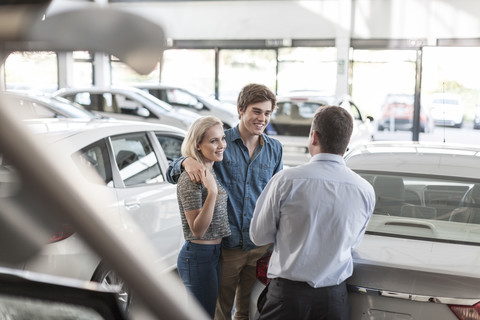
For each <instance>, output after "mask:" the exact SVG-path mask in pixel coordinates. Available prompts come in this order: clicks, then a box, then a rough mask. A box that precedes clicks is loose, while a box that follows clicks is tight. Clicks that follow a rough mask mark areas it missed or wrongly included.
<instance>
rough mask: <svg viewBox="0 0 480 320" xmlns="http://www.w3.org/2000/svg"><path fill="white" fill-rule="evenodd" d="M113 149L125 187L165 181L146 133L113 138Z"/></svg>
mask: <svg viewBox="0 0 480 320" xmlns="http://www.w3.org/2000/svg"><path fill="white" fill-rule="evenodd" d="M112 148H113V152H114V155H115V162H116V164H117V167H118V170H119V171H120V176H121V178H122V180H123V183H124V184H125V186H134V185H141V184H150V183H159V182H164V181H165V179H164V177H163V175H162V172H161V170H160V164H159V162H158V158H157V156H156V154H155V152H154V149H153V146H152V144H151V142H150V140H149V139H148V137H147V135H146V133H135V134H128V135H120V136H115V137H112Z"/></svg>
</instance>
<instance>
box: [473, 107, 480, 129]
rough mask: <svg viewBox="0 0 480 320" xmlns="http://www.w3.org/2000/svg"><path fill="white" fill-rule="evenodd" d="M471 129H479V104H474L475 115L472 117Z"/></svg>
mask: <svg viewBox="0 0 480 320" xmlns="http://www.w3.org/2000/svg"><path fill="white" fill-rule="evenodd" d="M473 129H480V105H476V106H475V116H474V118H473Z"/></svg>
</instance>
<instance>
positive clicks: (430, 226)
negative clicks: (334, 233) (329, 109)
mask: <svg viewBox="0 0 480 320" xmlns="http://www.w3.org/2000/svg"><path fill="white" fill-rule="evenodd" d="M345 160H346V163H347V165H348V166H349V167H350V168H351V169H353V170H354V171H355V172H357V173H358V174H360V175H361V176H363V177H364V178H365V179H367V180H368V181H369V182H370V183H371V184H372V185H373V187H374V189H375V193H376V198H377V199H376V206H375V211H374V214H373V216H372V219H371V221H370V222H369V225H368V227H367V231H366V234H365V237H364V239H363V241H362V243H361V244H360V246H359V247H358V248H356V250H355V251H354V253H353V254H354V263H355V267H354V273H353V276H352V277H351V278H350V279H349V280H348V282H347V283H348V289H349V296H350V301H351V304H352V319H432V320H450V319H451V320H454V319H478V318H479V310H480V291H479V290H478V288H479V286H480V272H479V270H480V171H479V170H478V163H479V160H480V148H478V147H472V146H459V145H456V146H455V145H446V144H431V143H415V142H405V143H404V142H372V143H370V144H367V145H365V146H362V147H359V148H355V149H353V150H351V151H350V152H349V153H348V154H347V155H346V156H345ZM267 263H268V257H265V258H264V260H263V261H259V266H258V271H259V274H258V276H259V278H260V279H263V281H264V282H266V281H267V278H266V272H265V271H266V267H267ZM263 287H264V285H263V284H261V282H260V281H258V282H257V283H256V285H255V287H254V291H253V294H252V296H253V297H252V311H251V312H252V316H253V314H254V313H255V311H256V310H255V306H256V302H257V299H258V296H259V295H260V292H261V291H262V288H263Z"/></svg>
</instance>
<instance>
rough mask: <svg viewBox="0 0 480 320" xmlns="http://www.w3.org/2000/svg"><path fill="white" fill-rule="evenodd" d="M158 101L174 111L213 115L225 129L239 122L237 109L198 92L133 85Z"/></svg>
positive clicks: (175, 87) (158, 85) (157, 86)
mask: <svg viewBox="0 0 480 320" xmlns="http://www.w3.org/2000/svg"><path fill="white" fill-rule="evenodd" d="M134 86H135V87H137V88H140V89H142V90H144V91H146V92H148V93H150V94H151V95H154V96H155V97H157V98H158V99H160V100H163V101H165V102H168V103H169V104H170V105H172V106H173V107H174V108H176V109H185V110H189V111H192V112H195V113H198V114H200V115H203V116H206V115H214V116H216V117H218V118H219V119H220V120H222V122H223V125H224V127H225V129H228V128H232V127H234V126H236V125H237V124H238V122H239V118H238V111H237V107H236V106H235V105H234V104H231V103H226V102H223V103H222V102H220V101H218V100H216V99H214V98H212V97H208V96H206V95H204V94H202V93H200V92H196V91H193V90H189V89H186V88H182V87H177V86H172V85H166V84H135V85H134Z"/></svg>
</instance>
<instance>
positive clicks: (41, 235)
mask: <svg viewBox="0 0 480 320" xmlns="http://www.w3.org/2000/svg"><path fill="white" fill-rule="evenodd" d="M49 4H50V0H38V1H9V2H7V3H2V10H1V11H0V15H1V21H2V25H3V26H4V28H2V32H0V63H3V62H4V61H5V59H6V57H8V55H9V54H10V53H11V52H14V51H45V50H51V51H75V50H86V51H91V52H103V53H105V54H107V55H114V56H116V57H118V58H119V59H121V60H122V61H124V62H125V63H127V64H128V65H129V66H130V67H132V68H133V69H134V70H136V71H137V72H140V73H142V74H147V73H149V72H151V71H152V69H153V68H154V67H155V66H156V65H157V63H158V58H159V57H161V55H162V53H163V51H164V50H165V47H166V37H165V34H164V32H163V29H162V28H161V26H160V25H159V24H156V23H154V22H152V21H150V20H147V19H143V18H141V17H140V16H138V15H135V14H129V13H127V12H124V11H122V10H114V9H112V8H110V7H108V6H88V7H82V8H81V9H78V8H77V7H75V8H73V7H72V8H71V10H65V11H62V12H60V13H57V14H50V13H47V8H48V5H49ZM85 21H88V23H85ZM4 105H7V104H6V103H5V101H3V100H2V99H1V98H0V155H1V156H0V158H1V159H2V163H4V162H3V161H4V160H5V162H6V163H7V165H6V167H5V168H2V170H1V172H0V179H2V180H0V264H20V263H23V262H24V261H29V260H31V259H32V258H33V259H34V258H35V257H36V254H37V253H38V252H40V251H42V248H43V247H44V246H46V247H48V246H50V245H49V244H47V243H48V240H49V239H50V240H51V235H52V234H53V233H54V232H55V231H56V230H59V229H60V227H62V225H64V223H66V224H68V225H70V226H71V227H72V228H73V230H75V233H74V234H73V236H78V237H81V238H82V239H83V240H84V241H85V243H86V244H87V245H88V246H89V248H90V249H91V250H92V252H95V253H96V254H97V255H98V256H100V257H102V259H103V261H105V262H107V265H109V266H111V267H112V270H115V273H117V274H118V275H119V277H121V278H122V279H123V281H125V283H126V284H127V286H128V287H129V288H130V289H131V290H132V292H133V293H134V296H135V297H136V298H135V299H134V303H133V305H132V307H131V308H130V309H129V315H128V316H129V318H131V319H142V320H143V319H169V320H180V319H181V320H184V319H195V320H200V319H202V320H203V319H208V318H207V316H206V313H205V311H204V310H203V309H202V308H201V307H200V306H199V305H198V304H196V303H194V302H193V301H190V300H188V296H187V294H186V292H185V288H184V286H183V285H182V283H181V281H180V280H179V279H178V277H174V276H173V275H171V274H170V273H168V272H162V271H160V269H161V268H162V266H163V264H162V263H160V262H161V260H162V257H161V255H160V253H159V252H157V249H156V248H155V246H154V245H153V244H152V243H151V240H152V239H149V238H148V237H147V235H148V233H146V234H144V232H147V231H142V230H141V229H140V228H139V227H135V226H136V224H135V223H134V222H132V216H131V215H129V214H123V215H122V220H121V221H117V219H114V218H113V219H111V218H112V215H113V216H115V212H109V211H115V210H107V208H109V207H110V206H111V204H112V202H113V201H114V199H115V197H113V196H114V195H113V194H112V192H111V191H110V192H109V190H107V189H106V188H104V187H103V188H102V187H99V188H94V187H93V185H94V183H92V182H91V181H90V179H92V180H95V181H98V185H99V186H101V185H102V184H103V182H101V180H99V178H98V173H95V172H94V169H93V167H92V166H90V165H89V164H88V160H89V159H88V158H87V159H85V160H86V161H85V162H82V161H83V160H81V159H82V158H81V157H80V160H79V161H80V162H81V163H85V164H87V166H80V167H85V170H80V167H79V166H77V165H76V164H75V163H74V162H73V161H72V155H71V154H69V153H67V152H65V151H64V150H63V149H62V148H60V146H59V145H56V144H55V145H54V144H50V143H48V142H47V141H46V138H44V139H42V137H43V135H39V134H36V135H33V134H32V133H31V131H30V130H28V129H27V128H26V127H25V126H24V124H23V123H22V122H21V121H19V119H18V115H17V116H16V115H15V113H14V111H13V110H11V108H8V107H4ZM54 120H55V119H54ZM143 126H144V127H147V126H146V125H145V123H143ZM108 142H110V141H108ZM140 150H141V149H138V150H137V151H140ZM109 156H110V155H109ZM74 158H77V157H76V156H75V157H74ZM77 159H78V158H77ZM103 159H105V157H103ZM93 160H100V159H93ZM145 160H149V161H151V160H152V159H150V158H148V159H145ZM157 161H161V160H157ZM149 164H150V162H143V163H142V166H144V167H145V168H150V167H149ZM12 166H13V167H14V170H12ZM132 166H133V164H132ZM133 167H135V168H133ZM133 167H132V169H131V170H130V169H129V170H126V171H129V172H128V174H127V172H125V173H124V175H120V176H119V178H121V179H122V180H123V179H125V178H127V177H133V176H134V175H132V174H133V173H134V172H136V170H134V169H138V166H136V165H135V166H133ZM155 167H157V166H156V165H154V168H155ZM145 173H149V172H148V171H146V172H145ZM113 174H118V171H116V170H113V171H112V175H113ZM86 177H88V179H86ZM139 178H140V177H139ZM134 180H136V179H134ZM132 182H133V181H132ZM135 205H136V204H135V203H133V208H132V209H135ZM113 209H114V208H113ZM157 214H158V213H157ZM117 216H118V214H117ZM137 219H140V220H141V217H137ZM122 227H123V228H122ZM155 227H157V226H152V228H155ZM71 267H72V268H73V267H75V266H74V265H73V261H72V264H71ZM0 273H4V272H3V271H1V270H0ZM22 274H25V273H24V272H22ZM28 274H30V275H31V273H30V272H28V273H27V275H28ZM10 280H11V281H10ZM50 282H52V281H50ZM33 286H34V285H33V284H32V282H28V281H27V282H25V281H22V280H20V279H18V278H14V276H11V275H7V278H4V277H0V305H2V306H6V307H7V308H8V310H6V309H4V308H2V309H1V314H2V317H4V318H8V319H59V318H62V319H122V318H123V317H122V315H119V314H113V315H112V314H109V313H108V310H110V309H111V308H112V303H113V304H114V305H115V306H116V305H117V304H116V303H117V301H113V302H112V300H111V299H110V302H108V301H106V300H105V299H102V298H101V297H100V296H99V295H96V296H94V297H92V296H91V295H90V294H88V293H85V292H80V293H81V295H82V296H81V297H80V299H76V298H75V296H74V295H75V292H77V293H78V291H76V290H75V288H73V287H72V286H67V285H62V284H58V283H57V284H56V285H55V286H54V287H52V286H48V287H44V288H43V289H40V290H37V289H35V288H34V287H33ZM85 288H87V289H88V290H91V291H94V290H95V291H96V290H97V288H98V286H97V285H96V284H95V283H91V282H89V283H87V284H86V285H85ZM111 289H113V290H115V291H118V290H119V289H118V287H117V286H115V287H112V288H111ZM2 290H5V292H7V294H3V293H4V292H3V291H2ZM84 293H85V294H84ZM32 294H35V298H37V299H32ZM12 296H13V297H12ZM76 297H77V298H78V295H77V296H76ZM12 298H13V299H12ZM17 298H19V299H17ZM17 301H18V303H17ZM187 301H189V303H188V304H189V307H188V308H185V307H184V306H185V304H186V303H187ZM50 302H52V303H50ZM89 303H92V304H93V305H91V306H89V305H88V304H89ZM32 305H33V308H29V307H30V306H32ZM37 307H38V308H37ZM57 307H58V308H57ZM89 307H90V308H89ZM15 308H16V309H17V310H19V311H20V312H21V313H19V314H9V312H15ZM40 308H42V309H43V310H45V309H46V308H48V312H50V313H48V314H47V315H45V317H42V314H41V313H40V312H39V311H40ZM72 309H75V310H77V311H78V309H80V310H79V311H80V312H79V314H73V313H72V312H69V311H72ZM91 309H95V310H101V311H102V312H100V314H98V313H97V314H95V313H93V312H88V311H91ZM117 310H118V309H117ZM25 313H27V314H25Z"/></svg>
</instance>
